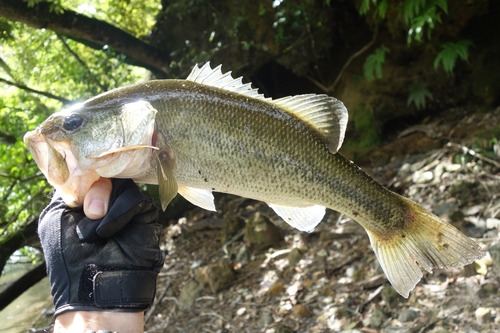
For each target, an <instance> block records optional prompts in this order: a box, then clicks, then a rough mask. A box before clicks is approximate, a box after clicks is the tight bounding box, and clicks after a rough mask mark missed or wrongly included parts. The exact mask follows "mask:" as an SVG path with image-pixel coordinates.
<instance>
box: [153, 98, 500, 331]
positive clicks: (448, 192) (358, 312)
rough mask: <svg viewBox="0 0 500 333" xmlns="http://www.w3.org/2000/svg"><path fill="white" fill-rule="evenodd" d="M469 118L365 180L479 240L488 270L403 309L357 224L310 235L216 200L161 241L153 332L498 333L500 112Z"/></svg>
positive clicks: (388, 155)
mask: <svg viewBox="0 0 500 333" xmlns="http://www.w3.org/2000/svg"><path fill="white" fill-rule="evenodd" d="M467 111H468V110H459V109H457V110H451V111H450V112H449V113H448V114H447V115H445V116H444V117H441V118H440V119H439V120H432V119H431V120H429V121H428V122H427V123H425V124H423V125H419V126H416V127H413V128H409V129H408V130H406V131H405V132H403V133H401V135H400V137H399V138H397V139H396V140H394V142H393V143H391V144H389V145H386V146H384V147H383V148H381V149H379V150H377V151H375V152H372V154H371V155H370V156H371V157H372V163H371V165H372V166H375V167H372V168H370V169H367V171H368V172H369V173H370V174H372V175H373V176H374V177H375V178H376V179H377V180H379V181H380V182H381V183H383V184H384V185H386V186H388V187H389V188H391V189H392V190H395V191H396V192H398V193H400V194H403V195H405V196H407V197H410V198H412V199H413V200H415V201H416V202H418V203H420V204H421V205H423V206H424V207H426V208H428V209H430V210H432V211H433V212H434V213H435V214H437V215H439V216H440V217H441V218H443V219H444V220H446V221H448V222H450V223H453V224H454V225H455V226H456V227H458V228H459V229H461V230H462V231H463V232H465V233H466V234H468V235H469V236H470V237H473V238H475V239H476V241H477V242H478V243H479V244H481V246H482V247H483V248H484V249H485V250H487V251H488V252H487V253H488V255H487V256H486V257H485V258H484V259H481V260H479V261H478V262H476V263H474V264H472V265H470V266H469V267H465V268H464V269H457V270H452V271H448V270H447V271H444V270H436V271H434V272H433V274H427V273H426V274H424V278H423V280H422V281H421V282H420V283H419V284H418V285H417V287H416V288H415V290H414V291H413V292H412V293H411V294H410V297H409V298H408V299H405V298H403V297H401V296H399V294H397V293H396V292H395V291H394V289H393V288H392V287H391V286H390V285H389V283H388V282H387V280H386V278H385V276H384V275H383V273H382V271H381V269H380V267H379V265H378V262H377V260H376V259H375V255H374V253H373V251H372V250H371V246H370V243H369V240H368V238H367V235H366V233H365V232H364V230H363V229H362V228H361V227H360V226H359V225H358V224H357V223H356V222H354V221H352V220H350V219H349V218H346V217H344V216H342V215H339V214H338V213H336V212H332V211H329V212H328V213H327V216H326V218H325V220H324V221H323V222H322V223H320V225H319V226H318V227H317V228H316V229H315V230H314V232H312V233H304V232H299V231H297V230H293V229H292V228H290V227H288V226H287V225H286V224H285V223H284V222H282V221H281V220H280V219H279V218H278V217H277V216H276V215H275V214H274V212H273V211H272V210H271V209H270V208H268V207H267V205H266V204H263V203H260V202H255V201H251V200H246V199H243V198H239V197H232V196H218V197H217V202H216V203H217V207H218V208H219V212H218V213H211V212H207V211H203V210H200V209H194V210H192V211H191V212H190V213H189V214H188V215H187V216H185V217H182V218H180V219H179V220H176V221H171V223H170V225H169V226H168V227H167V228H166V229H165V233H164V237H165V238H164V244H163V246H164V248H165V249H166V250H168V255H167V258H166V265H165V268H164V269H163V271H162V272H161V274H160V277H159V283H158V290H157V299H156V303H155V304H154V306H153V308H152V309H151V310H150V311H149V312H148V313H147V314H146V330H147V332H188V333H191V332H213V333H215V332H266V333H271V332H275V333H285V332H365V333H372V332H391V333H392V332H398V333H399V332H434V333H441V332H471V333H472V332H496V331H500V313H499V312H500V298H499V297H498V296H499V281H500V280H499V277H500V243H498V240H499V234H498V231H499V228H500V215H499V213H500V195H499V193H500V191H499V189H500V182H499V180H500V159H499V158H498V157H497V156H498V149H497V148H498V143H497V141H496V139H497V138H499V137H500V131H499V128H498V124H500V108H499V109H497V110H494V111H492V112H490V113H488V114H474V113H473V114H472V115H471V113H470V112H467ZM495 154H497V155H495Z"/></svg>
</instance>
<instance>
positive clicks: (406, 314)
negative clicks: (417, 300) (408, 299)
mask: <svg viewBox="0 0 500 333" xmlns="http://www.w3.org/2000/svg"><path fill="white" fill-rule="evenodd" d="M417 318H418V312H417V311H415V310H412V309H406V310H403V311H402V312H401V313H400V314H399V316H398V320H399V322H401V323H407V322H409V321H414V320H415V319H417Z"/></svg>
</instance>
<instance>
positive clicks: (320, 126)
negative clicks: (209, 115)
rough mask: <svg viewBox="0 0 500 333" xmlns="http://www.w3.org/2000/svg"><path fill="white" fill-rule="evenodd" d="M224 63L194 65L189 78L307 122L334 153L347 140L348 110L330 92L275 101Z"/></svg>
mask: <svg viewBox="0 0 500 333" xmlns="http://www.w3.org/2000/svg"><path fill="white" fill-rule="evenodd" d="M221 67H222V66H221V65H219V66H217V67H216V68H214V69H212V68H211V67H210V62H207V63H206V64H205V65H203V66H201V67H198V65H195V66H194V68H193V70H192V71H191V74H189V76H188V77H187V78H186V80H188V81H193V82H197V83H202V84H206V85H209V86H213V87H217V88H220V89H224V90H228V91H233V92H236V93H239V94H242V95H245V96H248V97H252V98H255V99H261V100H263V101H265V102H267V103H270V104H272V105H274V106H277V107H279V108H280V109H282V110H283V111H284V112H286V113H288V114H291V115H293V116H295V117H297V118H298V119H300V120H301V121H303V122H304V123H306V124H308V125H309V126H310V127H311V128H312V129H313V130H314V131H316V132H317V133H318V134H319V137H320V138H321V139H322V140H323V142H324V143H325V144H326V146H327V147H328V149H329V150H330V152H331V153H333V154H334V153H336V152H337V151H338V150H339V149H340V147H341V146H342V142H343V141H344V135H345V130H346V128H347V119H348V115H347V109H346V108H345V106H344V104H343V103H342V102H341V101H339V100H337V99H336V98H333V97H330V96H328V95H316V94H307V95H297V96H289V97H283V98H279V99H276V100H272V99H271V98H265V97H264V95H262V94H259V93H258V91H257V89H253V88H252V85H251V83H246V84H244V83H243V81H242V78H241V77H239V78H236V79H235V78H233V77H232V76H231V72H227V73H222V71H221Z"/></svg>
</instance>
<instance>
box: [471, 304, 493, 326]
mask: <svg viewBox="0 0 500 333" xmlns="http://www.w3.org/2000/svg"><path fill="white" fill-rule="evenodd" d="M475 315H476V321H477V323H478V324H479V325H484V324H486V323H489V322H490V321H491V308H477V310H476V312H475Z"/></svg>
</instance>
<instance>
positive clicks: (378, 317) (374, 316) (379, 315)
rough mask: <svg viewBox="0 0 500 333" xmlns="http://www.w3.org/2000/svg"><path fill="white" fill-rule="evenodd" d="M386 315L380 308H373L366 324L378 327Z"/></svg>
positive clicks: (385, 318)
mask: <svg viewBox="0 0 500 333" xmlns="http://www.w3.org/2000/svg"><path fill="white" fill-rule="evenodd" d="M387 318H388V317H387V315H386V314H385V313H384V311H382V310H380V309H375V310H373V312H372V313H371V315H370V318H369V321H368V325H369V326H370V327H373V328H380V327H382V324H383V323H384V322H385V321H386V320H387Z"/></svg>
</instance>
